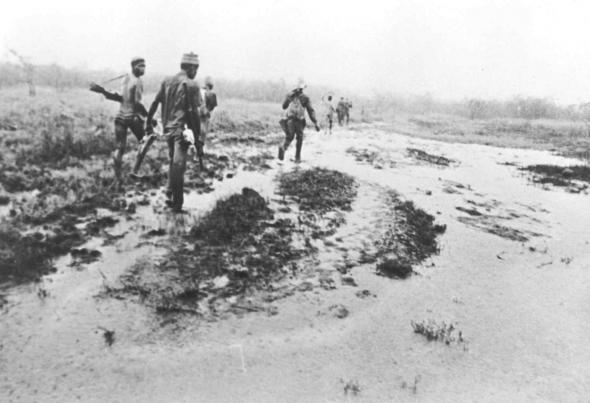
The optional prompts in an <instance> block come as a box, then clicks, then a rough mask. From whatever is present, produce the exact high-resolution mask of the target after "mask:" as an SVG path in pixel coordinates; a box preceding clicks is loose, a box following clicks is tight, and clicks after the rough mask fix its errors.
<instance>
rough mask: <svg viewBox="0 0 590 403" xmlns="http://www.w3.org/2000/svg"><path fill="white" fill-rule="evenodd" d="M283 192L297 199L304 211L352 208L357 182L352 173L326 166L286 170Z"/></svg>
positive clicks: (319, 211) (281, 184)
mask: <svg viewBox="0 0 590 403" xmlns="http://www.w3.org/2000/svg"><path fill="white" fill-rule="evenodd" d="M279 190H280V192H281V194H283V195H285V196H290V197H292V198H294V199H295V200H296V201H297V203H298V204H299V208H300V209H301V210H310V211H314V212H318V213H322V212H326V211H329V210H334V209H341V210H346V211H347V210H350V209H351V204H352V201H353V200H354V198H355V197H356V193H357V184H356V182H355V180H354V178H352V177H351V176H349V175H346V174H343V173H341V172H338V171H334V170H331V169H325V168H312V169H307V170H304V171H300V170H296V171H292V172H287V173H284V174H282V175H281V176H280V177H279Z"/></svg>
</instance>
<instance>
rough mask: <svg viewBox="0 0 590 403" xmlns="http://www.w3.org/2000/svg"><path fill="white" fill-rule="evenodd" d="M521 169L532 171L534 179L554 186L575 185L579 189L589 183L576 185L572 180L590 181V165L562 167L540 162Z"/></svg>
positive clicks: (584, 187)
mask: <svg viewBox="0 0 590 403" xmlns="http://www.w3.org/2000/svg"><path fill="white" fill-rule="evenodd" d="M521 170H524V171H528V172H532V173H533V174H534V177H533V181H534V182H536V183H541V184H546V183H548V184H551V185H553V186H562V187H575V188H577V189H578V190H583V189H586V188H587V187H588V185H586V184H584V185H582V186H575V184H574V183H573V182H572V181H574V180H575V181H581V182H586V183H590V166H588V165H573V166H569V167H561V166H557V165H546V164H539V165H529V166H527V167H524V168H521Z"/></svg>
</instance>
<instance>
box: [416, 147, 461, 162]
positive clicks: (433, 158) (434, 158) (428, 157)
mask: <svg viewBox="0 0 590 403" xmlns="http://www.w3.org/2000/svg"><path fill="white" fill-rule="evenodd" d="M407 151H408V155H409V156H411V157H414V158H415V159H417V160H420V161H425V162H428V163H430V164H435V165H442V166H449V165H451V163H453V162H455V161H453V160H452V159H449V158H446V157H443V156H441V155H434V154H429V153H427V152H426V151H423V150H420V149H418V148H407Z"/></svg>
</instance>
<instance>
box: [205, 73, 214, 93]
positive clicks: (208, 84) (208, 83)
mask: <svg viewBox="0 0 590 403" xmlns="http://www.w3.org/2000/svg"><path fill="white" fill-rule="evenodd" d="M205 87H207V89H210V90H212V89H213V79H212V78H211V77H209V76H207V77H205Z"/></svg>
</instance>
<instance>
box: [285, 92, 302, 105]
mask: <svg viewBox="0 0 590 403" xmlns="http://www.w3.org/2000/svg"><path fill="white" fill-rule="evenodd" d="M300 94H301V90H293V91H291V92H289V93H288V94H287V96H286V97H285V101H283V109H287V108H288V107H289V104H290V103H291V101H292V100H293V98H294V97H296V96H297V95H300Z"/></svg>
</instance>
